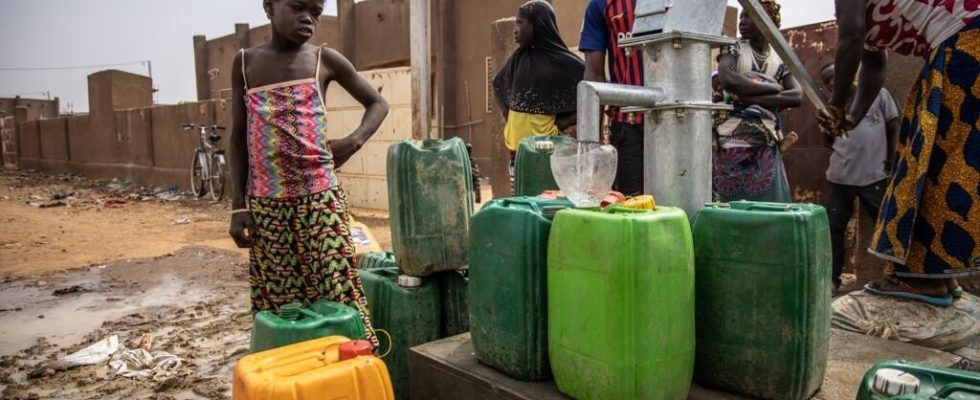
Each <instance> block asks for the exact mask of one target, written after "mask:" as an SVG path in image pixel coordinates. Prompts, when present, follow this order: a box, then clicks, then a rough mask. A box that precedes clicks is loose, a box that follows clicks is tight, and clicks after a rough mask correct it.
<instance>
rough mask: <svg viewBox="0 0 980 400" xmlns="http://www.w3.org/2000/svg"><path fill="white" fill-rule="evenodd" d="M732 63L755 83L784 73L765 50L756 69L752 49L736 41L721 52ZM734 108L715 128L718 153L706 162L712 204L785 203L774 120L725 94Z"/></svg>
mask: <svg viewBox="0 0 980 400" xmlns="http://www.w3.org/2000/svg"><path fill="white" fill-rule="evenodd" d="M725 51H726V52H728V53H730V54H732V55H734V56H735V57H736V59H737V60H738V61H737V64H736V72H738V73H740V74H745V73H753V75H754V76H755V77H756V79H757V80H760V81H763V82H768V83H780V82H782V80H783V79H785V78H786V77H787V76H789V69H788V68H787V67H786V65H785V64H783V61H782V60H781V59H780V58H779V56H778V55H776V52H775V51H773V50H772V49H771V48H770V49H769V55H768V56H767V58H766V60H765V61H764V62H763V63H762V65H758V63H757V62H755V61H754V55H753V50H752V46H751V45H749V43H748V42H747V41H741V42H739V43H738V44H736V45H734V46H730V47H729V48H727V49H725ZM725 101H726V102H728V103H731V104H732V106H733V107H734V110H733V111H732V113H731V115H730V116H729V118H728V119H726V120H724V121H721V122H720V123H719V124H718V125H717V126H716V127H715V128H716V129H715V131H716V133H717V136H718V151H717V152H716V153H715V155H714V159H713V162H712V188H713V191H714V194H715V197H716V198H717V200H720V201H733V200H752V201H770V202H777V203H788V202H790V201H792V198H791V197H790V189H789V180H788V179H787V178H786V169H785V167H784V166H783V155H782V153H781V152H780V151H779V142H780V141H782V140H783V132H782V129H781V127H780V121H779V115H777V114H776V112H773V111H771V110H767V109H765V108H763V107H761V106H758V105H749V104H742V103H740V102H738V101H736V100H733V98H732V96H731V94H729V93H725Z"/></svg>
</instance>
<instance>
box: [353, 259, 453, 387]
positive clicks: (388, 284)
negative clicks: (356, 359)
mask: <svg viewBox="0 0 980 400" xmlns="http://www.w3.org/2000/svg"><path fill="white" fill-rule="evenodd" d="M390 259H391V258H390V255H389V254H388V253H367V254H365V255H364V256H362V259H361V263H360V264H361V268H358V272H359V273H360V276H361V285H362V286H363V288H364V295H365V296H367V300H368V309H369V310H370V311H371V324H372V325H374V329H375V330H376V331H378V330H381V331H384V332H378V340H379V342H380V347H381V348H380V349H379V351H381V352H387V354H385V355H384V356H383V357H382V358H383V360H384V362H385V365H387V366H388V374H389V375H390V376H391V384H392V387H394V390H395V398H397V399H407V398H408V390H409V387H408V385H409V381H408V349H409V348H411V347H413V346H418V345H420V344H424V343H429V342H432V341H435V340H438V339H439V338H440V336H439V334H440V331H441V329H440V328H441V326H442V318H441V313H442V307H441V304H440V301H439V285H438V282H436V281H435V280H434V279H422V278H415V277H411V276H407V275H402V274H401V272H400V271H399V269H398V267H397V266H396V265H395V264H394V263H392V262H390ZM384 265H386V266H384ZM385 333H387V335H386V334H385ZM389 338H390V340H389Z"/></svg>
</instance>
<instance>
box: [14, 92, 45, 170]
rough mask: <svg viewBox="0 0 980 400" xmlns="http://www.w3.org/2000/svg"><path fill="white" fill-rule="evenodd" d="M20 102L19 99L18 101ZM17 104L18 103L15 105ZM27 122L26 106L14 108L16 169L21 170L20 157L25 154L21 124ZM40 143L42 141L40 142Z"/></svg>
mask: <svg viewBox="0 0 980 400" xmlns="http://www.w3.org/2000/svg"><path fill="white" fill-rule="evenodd" d="M18 100H19V99H18ZM18 102H19V101H18ZM14 104H17V103H14ZM24 122H27V107H26V106H15V107H14V151H15V152H16V153H17V161H16V167H17V168H20V155H21V154H24V152H23V151H22V150H21V149H20V144H21V140H20V134H21V132H20V124H22V123H24ZM38 142H39V143H40V141H38Z"/></svg>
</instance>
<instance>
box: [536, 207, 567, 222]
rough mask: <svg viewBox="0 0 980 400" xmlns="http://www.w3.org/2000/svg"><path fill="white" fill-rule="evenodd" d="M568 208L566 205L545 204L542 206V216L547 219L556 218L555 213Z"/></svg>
mask: <svg viewBox="0 0 980 400" xmlns="http://www.w3.org/2000/svg"><path fill="white" fill-rule="evenodd" d="M566 208H568V207H566V206H544V207H541V216H542V217H545V218H546V219H555V214H558V212H559V211H561V210H564V209H566Z"/></svg>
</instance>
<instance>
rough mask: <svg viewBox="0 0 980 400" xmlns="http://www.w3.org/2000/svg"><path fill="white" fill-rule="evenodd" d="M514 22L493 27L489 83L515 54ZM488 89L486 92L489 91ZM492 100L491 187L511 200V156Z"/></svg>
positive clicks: (491, 27)
mask: <svg viewBox="0 0 980 400" xmlns="http://www.w3.org/2000/svg"><path fill="white" fill-rule="evenodd" d="M515 46H516V44H515V43H514V18H506V19H502V20H499V21H495V22H494V23H492V24H490V54H491V58H492V62H493V68H492V70H491V71H488V74H487V80H488V81H489V80H492V79H493V77H494V75H496V74H497V70H498V69H500V67H501V66H502V65H503V64H504V63H505V62H506V61H507V58H508V57H510V54H511V53H513V52H514V47H515ZM489 88H490V85H489V84H488V85H487V90H490V89H489ZM488 95H489V96H491V99H492V100H491V101H490V114H489V115H487V118H488V119H489V120H490V165H491V168H490V187H491V188H492V189H493V197H494V198H501V197H510V196H512V195H513V193H514V192H513V190H512V188H511V185H510V171H509V167H508V166H509V164H510V152H509V151H508V150H507V147H506V146H504V123H505V122H506V121H504V118H503V116H502V115H501V113H500V107H499V106H498V105H497V101H496V99H495V98H494V97H493V93H492V92H491V93H488Z"/></svg>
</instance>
